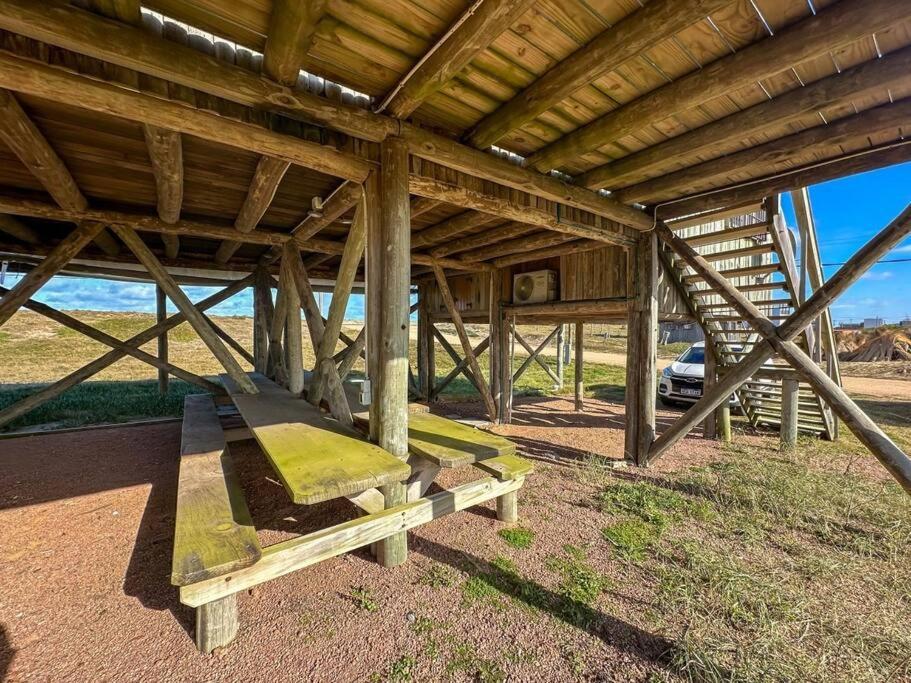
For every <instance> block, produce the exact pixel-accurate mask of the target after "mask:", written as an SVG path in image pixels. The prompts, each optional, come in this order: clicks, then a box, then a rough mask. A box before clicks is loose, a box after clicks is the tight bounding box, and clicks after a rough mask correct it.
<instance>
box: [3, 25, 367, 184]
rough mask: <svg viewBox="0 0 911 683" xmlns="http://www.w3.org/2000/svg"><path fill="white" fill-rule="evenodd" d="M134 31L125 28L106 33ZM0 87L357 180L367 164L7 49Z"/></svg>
mask: <svg viewBox="0 0 911 683" xmlns="http://www.w3.org/2000/svg"><path fill="white" fill-rule="evenodd" d="M0 12H2V7H0ZM89 16H90V15H89ZM133 30H134V29H131V28H129V27H126V26H124V27H121V28H119V29H118V31H117V32H111V33H112V34H114V33H119V32H121V31H133ZM162 42H165V41H162ZM168 45H170V46H171V48H173V49H177V48H179V47H180V46H179V45H176V44H175V43H170V42H169V43H168ZM171 48H169V49H171ZM194 54H195V55H197V56H196V59H204V58H205V57H204V56H203V55H200V54H199V53H196V52H194ZM223 63H224V62H223ZM251 75H252V74H251ZM0 87H5V88H9V89H12V90H15V91H18V92H25V93H30V94H32V95H36V96H38V97H43V98H45V99H50V100H51V101H54V102H63V103H65V104H68V105H70V106H72V105H76V106H78V107H81V108H83V109H89V110H91V111H97V112H100V113H103V114H113V115H115V116H120V117H123V118H126V119H128V120H131V121H139V122H141V123H146V124H150V125H154V126H159V127H161V128H167V129H170V130H173V131H178V132H181V133H186V134H188V135H193V136H196V137H200V138H203V139H204V140H209V141H211V142H216V143H219V144H223V145H228V146H230V147H237V148H239V149H246V150H249V151H253V152H258V153H259V154H262V155H264V156H271V157H275V158H277V159H283V160H285V161H288V162H290V163H293V164H298V165H300V166H304V167H307V168H312V169H314V170H316V171H319V172H321V173H326V174H328V175H334V176H336V177H339V178H345V179H347V180H356V181H358V182H360V181H362V180H363V179H364V178H365V177H366V176H367V173H369V172H370V170H371V168H372V164H371V163H370V162H369V161H366V160H364V159H363V158H361V157H358V156H356V155H354V154H350V153H348V152H343V151H340V150H337V149H334V148H332V147H329V146H327V145H320V144H317V143H315V142H308V141H307V140H303V139H301V138H298V137H293V136H290V135H285V134H283V133H279V132H275V131H272V130H269V129H268V128H264V127H262V126H258V125H255V124H252V123H245V122H242V121H236V120H233V119H229V118H227V117H224V116H219V115H218V114H213V113H209V112H206V111H203V110H201V109H197V108H194V107H191V106H189V105H188V104H186V103H181V102H177V101H173V100H166V99H162V98H160V97H154V96H151V95H146V94H143V93H140V92H136V91H134V90H128V89H126V88H123V87H120V86H119V85H117V84H114V83H109V82H105V81H100V80H97V79H93V78H88V77H85V76H80V75H78V74H75V73H71V72H67V71H62V70H60V69H56V68H54V67H51V66H48V65H46V64H40V63H38V62H32V61H29V60H27V59H22V58H21V57H16V56H13V55H11V54H8V53H4V54H3V55H0Z"/></svg>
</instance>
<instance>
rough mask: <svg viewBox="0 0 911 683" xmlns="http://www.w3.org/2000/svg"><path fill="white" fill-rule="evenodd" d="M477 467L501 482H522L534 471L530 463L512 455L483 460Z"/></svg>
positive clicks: (476, 464) (507, 454)
mask: <svg viewBox="0 0 911 683" xmlns="http://www.w3.org/2000/svg"><path fill="white" fill-rule="evenodd" d="M475 467H477V468H478V469H481V470H484V471H485V472H489V473H490V474H492V475H493V476H495V477H496V478H497V479H499V480H500V481H515V480H517V479H518V480H521V479H524V478H525V477H526V476H528V475H529V474H531V473H532V472H533V471H534V465H532V464H531V462H530V461H528V460H526V459H525V458H522V457H519V456H518V455H515V454H512V453H506V454H504V455H500V456H497V457H496V458H489V459H487V460H482V461H480V462H477V463H475Z"/></svg>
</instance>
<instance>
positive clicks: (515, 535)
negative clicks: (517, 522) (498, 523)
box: [497, 526, 535, 550]
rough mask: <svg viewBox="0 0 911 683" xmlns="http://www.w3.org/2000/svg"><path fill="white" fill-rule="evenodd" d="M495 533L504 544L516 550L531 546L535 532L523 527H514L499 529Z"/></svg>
mask: <svg viewBox="0 0 911 683" xmlns="http://www.w3.org/2000/svg"><path fill="white" fill-rule="evenodd" d="M497 535H498V536H499V537H500V538H502V539H503V540H504V541H505V542H506V545H508V546H510V547H511V548H516V549H517V550H526V549H528V548H530V547H531V544H532V543H533V542H534V540H535V532H534V531H532V530H531V529H527V528H525V527H521V526H520V527H514V528H511V529H500V530H499V531H498V532H497Z"/></svg>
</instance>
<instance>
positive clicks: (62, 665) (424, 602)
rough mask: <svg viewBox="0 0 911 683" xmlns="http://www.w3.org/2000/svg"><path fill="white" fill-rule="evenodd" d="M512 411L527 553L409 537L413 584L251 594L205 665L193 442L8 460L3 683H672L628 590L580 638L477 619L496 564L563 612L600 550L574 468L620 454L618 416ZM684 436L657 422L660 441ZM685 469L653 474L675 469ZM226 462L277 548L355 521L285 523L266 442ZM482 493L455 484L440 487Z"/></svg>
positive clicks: (368, 565)
mask: <svg viewBox="0 0 911 683" xmlns="http://www.w3.org/2000/svg"><path fill="white" fill-rule="evenodd" d="M517 404H518V406H519V407H518V409H517V418H518V419H517V422H518V423H519V424H517V425H515V426H511V427H506V428H503V430H504V432H506V433H508V434H510V436H512V437H513V438H515V439H516V440H517V441H518V443H519V445H520V447H521V449H522V450H523V451H524V453H525V454H526V455H528V456H529V457H531V458H534V459H535V460H536V463H537V471H536V473H535V475H534V476H533V477H531V478H530V479H529V481H528V482H527V484H526V487H525V488H524V489H523V491H522V492H521V493H520V500H521V515H522V517H523V519H524V520H525V523H527V524H528V525H529V526H531V527H532V528H534V529H535V530H536V532H537V535H538V540H537V541H536V542H535V545H534V547H533V548H532V549H531V550H528V551H514V550H512V549H510V548H508V547H507V546H506V545H505V544H504V543H503V541H502V540H501V539H499V537H498V536H497V534H496V531H497V529H499V528H500V525H499V523H498V522H497V521H496V518H495V514H494V512H493V506H492V505H485V506H482V507H477V508H473V509H471V510H468V511H464V512H461V513H458V514H456V515H452V516H449V517H446V518H444V519H441V520H437V521H435V522H434V523H432V524H430V525H427V526H425V527H422V528H420V529H418V530H416V531H415V532H413V533H409V546H410V548H411V553H410V556H409V558H410V559H409V562H407V563H406V564H405V565H403V566H401V567H399V568H396V569H392V570H384V569H382V568H380V567H379V566H378V565H377V564H375V563H374V562H373V561H371V559H370V556H369V554H368V553H365V552H356V553H353V554H350V555H346V556H343V557H339V558H335V559H332V560H329V561H327V562H325V563H323V564H320V565H318V566H317V567H313V568H310V569H307V570H304V571H300V572H297V573H295V574H292V575H290V576H287V577H284V578H282V579H279V580H277V581H273V582H271V583H269V584H265V585H263V586H261V587H260V588H258V589H257V590H256V591H255V593H254V594H252V595H248V594H242V595H241V596H240V597H239V605H240V616H241V632H240V634H239V636H238V639H237V641H236V642H235V643H234V644H233V645H232V646H231V647H230V648H229V649H228V650H227V651H225V652H223V653H220V654H218V655H214V656H211V657H205V656H202V655H200V654H199V653H197V651H196V650H195V647H194V644H193V640H192V635H191V634H192V632H193V628H194V624H193V613H192V611H191V610H189V609H187V608H184V607H183V606H181V605H180V604H179V602H178V600H177V591H176V589H175V588H173V587H172V586H170V585H169V581H168V574H169V570H170V561H171V546H172V535H173V524H174V519H173V515H174V498H175V482H176V476H177V452H178V446H179V439H180V425H179V424H176V423H171V424H162V425H155V426H150V427H124V428H115V429H104V430H90V431H83V432H79V433H69V434H59V435H53V434H51V435H42V436H33V437H28V438H21V439H11V440H5V441H0V538H2V539H3V542H2V546H0V680H9V681H25V680H29V681H64V680H69V681H89V680H94V681H100V680H104V681H108V680H113V681H126V680H155V681H196V680H240V679H242V680H245V681H260V680H262V681H265V680H269V681H284V680H312V681H322V680H334V681H338V680H343V681H349V680H365V679H368V678H369V677H370V676H371V675H373V674H377V673H379V674H380V675H381V676H382V677H383V678H385V676H386V674H387V673H388V672H389V670H390V666H392V663H393V662H395V661H396V660H397V659H398V658H400V657H401V656H403V655H410V656H414V657H415V659H416V661H417V664H416V668H415V669H414V671H413V675H414V679H415V680H439V679H455V680H464V679H465V676H466V674H465V673H464V671H463V670H460V669H459V668H457V667H456V668H453V667H454V665H453V662H457V661H459V660H458V659H457V658H456V656H455V655H454V653H457V652H461V653H463V654H464V652H468V651H470V652H472V653H473V654H472V656H473V657H476V658H479V660H483V661H487V660H489V661H495V662H498V663H499V664H500V665H501V666H502V667H503V668H504V669H505V671H506V673H507V674H508V676H509V678H510V680H521V681H527V680H535V681H557V680H567V679H568V678H571V677H572V672H573V671H574V670H575V671H578V667H579V666H581V667H582V668H583V669H584V671H585V676H586V677H589V678H591V679H595V680H617V681H629V680H645V679H646V678H647V677H648V676H649V675H650V674H652V673H655V672H660V671H663V665H662V653H663V652H665V651H666V650H667V648H668V646H669V643H668V642H667V641H666V640H665V639H664V638H663V637H661V636H660V635H657V634H654V633H652V632H650V631H649V630H648V627H647V626H646V622H644V621H643V617H642V616H641V615H642V611H643V609H642V607H643V606H642V604H641V601H642V599H643V595H642V594H641V591H642V590H643V589H642V587H641V582H640V581H638V580H631V581H624V580H617V582H616V588H612V589H611V590H610V591H609V592H608V593H606V594H604V595H603V596H602V597H601V598H600V599H599V601H598V602H597V603H596V604H595V606H594V608H593V609H592V610H591V612H592V614H591V616H592V625H591V626H590V627H589V628H588V629H586V630H582V629H578V628H575V627H572V626H570V625H568V624H567V623H564V622H562V621H560V619H559V617H558V616H555V615H551V614H545V613H543V612H538V611H532V610H528V609H524V608H523V607H521V606H514V607H512V606H511V607H509V608H501V609H497V608H495V607H491V606H489V605H487V604H483V605H471V604H466V603H465V601H464V598H463V594H462V591H461V589H460V584H462V582H463V581H464V580H465V579H466V578H467V577H469V576H471V575H474V574H477V573H479V572H485V571H490V567H491V565H490V564H489V563H490V561H491V560H492V559H493V558H495V557H497V556H498V555H506V556H508V557H510V558H511V559H513V560H515V561H516V563H517V564H518V566H519V568H520V570H521V572H522V573H523V575H527V576H528V577H529V578H530V580H531V581H533V582H534V583H535V584H536V585H537V587H538V588H540V589H541V590H543V591H547V592H549V594H553V593H555V592H556V591H557V590H558V586H559V578H558V577H556V576H555V575H554V573H553V572H551V571H548V570H547V569H546V557H547V556H548V555H552V554H554V553H560V552H561V548H562V546H563V544H564V543H576V544H580V545H584V544H586V543H588V544H589V545H590V540H586V539H590V538H592V537H597V534H598V529H599V528H600V526H599V521H600V519H601V518H600V515H599V514H598V513H597V511H595V510H593V509H592V508H591V505H590V503H589V501H590V500H591V499H592V495H593V494H594V492H595V490H596V484H595V483H593V482H591V481H589V480H587V479H586V478H584V477H582V476H580V475H579V472H580V471H581V470H580V469H579V468H574V467H569V466H567V463H569V462H573V461H578V460H585V459H588V458H589V457H590V455H591V454H592V453H598V454H601V455H605V456H610V457H615V458H618V457H619V455H620V453H621V448H622V427H623V423H624V418H623V415H622V406H619V405H616V404H611V403H606V402H601V401H595V400H592V401H589V402H587V408H588V412H587V413H586V415H585V416H583V418H582V419H581V421H580V420H579V419H578V418H577V416H574V415H572V413H571V412H570V411H571V403H570V402H569V401H565V400H560V399H557V400H550V399H548V400H541V399H527V400H524V401H517ZM452 409H453V410H458V411H462V412H464V413H466V414H471V413H472V412H473V411H475V410H477V408H476V407H472V406H471V405H470V404H459V405H457V406H454V407H452ZM446 412H451V411H450V407H447V410H446ZM671 418H672V414H671V413H665V412H662V413H661V419H662V421H665V420H670V419H671ZM548 441H552V442H554V445H549V444H548V443H547V442H548ZM684 448H685V451H686V460H687V462H688V463H689V464H693V463H694V462H698V461H700V460H707V459H711V458H713V457H715V455H716V453H717V451H716V450H715V446H714V444H713V443H712V442H708V441H704V440H701V439H699V438H692V439H687V440H686V444H685V447H684ZM681 452H682V450H681V448H679V447H678V449H677V450H676V451H674V452H672V453H671V454H670V455H669V456H668V457H667V458H665V459H664V460H663V461H662V462H661V464H660V465H659V469H664V468H674V467H675V466H677V465H678V464H679V461H680V457H679V454H680V453H681ZM232 456H233V457H234V459H235V461H236V462H237V465H238V468H239V471H240V474H241V478H242V481H243V483H244V487H245V489H246V492H247V498H248V501H249V504H250V507H251V512H252V514H253V516H254V520H255V523H256V525H257V528H259V529H261V530H263V531H262V532H261V534H262V540H263V542H264V543H271V542H274V541H276V540H278V539H280V538H285V537H288V536H289V535H293V534H298V533H303V532H306V531H309V530H313V529H315V528H319V527H322V526H326V525H329V524H332V523H336V522H339V521H342V520H344V519H348V518H351V517H352V516H353V515H355V514H356V513H355V511H354V509H353V508H352V506H351V505H350V504H349V503H348V502H347V501H341V502H335V503H330V504H324V505H319V506H313V507H311V508H302V507H295V506H293V505H292V504H290V502H289V501H288V499H287V497H286V496H285V494H284V491H283V489H282V488H281V487H280V486H279V485H278V484H277V483H276V482H275V479H274V474H273V473H272V472H271V470H270V469H269V466H268V464H267V463H266V461H265V459H264V458H263V456H262V454H261V453H260V451H259V450H258V448H257V447H256V446H255V444H253V443H252V442H242V443H239V444H235V445H234V446H232ZM477 476H478V474H477V473H476V472H474V471H472V470H470V469H469V470H460V471H456V472H452V471H449V472H447V473H446V476H445V477H444V478H443V480H442V483H443V484H444V485H451V484H453V483H457V482H459V481H463V480H468V479H472V478H477ZM589 557H590V561H591V562H592V563H594V564H595V565H596V566H598V568H599V569H600V570H602V571H605V572H607V573H610V575H612V576H613V577H621V578H622V577H624V576H625V575H626V574H628V573H630V572H634V567H632V566H629V565H626V564H623V563H620V562H618V561H617V560H616V558H614V557H612V556H611V554H610V553H609V552H608V551H607V550H606V549H604V548H602V547H592V548H591V550H590V556H589ZM434 564H441V565H444V566H446V567H449V569H450V571H452V572H453V573H454V575H455V576H456V581H455V582H454V584H453V585H452V586H448V587H437V588H432V587H430V586H428V585H425V583H424V582H423V581H424V579H425V577H426V576H427V575H428V571H429V569H430V567H431V565H434ZM629 578H631V579H633V578H635V577H634V576H630V577H629ZM357 586H364V587H367V588H368V589H369V591H370V594H371V595H372V596H373V598H374V599H375V601H376V603H377V605H378V607H379V609H378V610H376V611H372V612H371V611H366V610H364V609H362V608H359V607H358V606H357V605H356V604H355V601H354V600H353V599H352V598H351V596H350V593H351V590H352V588H353V587H357ZM586 609H587V608H586ZM423 618H429V619H432V620H434V622H433V623H435V624H436V626H435V630H434V631H433V636H432V638H433V640H432V641H431V640H428V639H429V638H431V636H427V635H426V634H425V635H419V634H417V633H416V632H415V629H414V628H413V622H415V620H416V619H423ZM430 642H433V643H436V646H438V650H439V651H438V652H437V653H436V654H434V655H430V654H428V652H430V650H429V645H428V643H430Z"/></svg>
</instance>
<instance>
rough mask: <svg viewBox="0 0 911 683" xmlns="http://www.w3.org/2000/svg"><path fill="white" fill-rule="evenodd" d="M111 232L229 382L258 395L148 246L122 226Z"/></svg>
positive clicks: (254, 387) (238, 365)
mask: <svg viewBox="0 0 911 683" xmlns="http://www.w3.org/2000/svg"><path fill="white" fill-rule="evenodd" d="M113 230H114V232H115V233H116V234H117V236H118V237H119V238H120V239H121V240H122V241H123V243H124V244H126V245H127V247H128V248H129V249H130V251H132V252H133V254H134V255H135V256H136V258H137V259H138V260H139V261H140V263H142V265H144V266H145V267H146V270H148V271H149V275H151V276H152V277H153V278H154V279H155V282H156V283H157V284H158V285H159V286H160V287H161V288H162V289H163V290H164V291H165V294H167V295H168V298H169V299H170V300H171V301H172V302H174V305H175V306H177V310H179V311H180V312H181V313H183V315H184V316H185V317H186V319H187V322H188V323H190V325H191V326H192V327H193V329H194V330H195V331H196V334H198V335H199V337H200V338H201V339H202V340H203V342H204V343H205V345H206V346H207V347H209V350H210V351H211V352H212V355H214V356H215V357H216V358H217V359H218V361H219V363H221V365H222V367H223V368H224V369H225V372H227V373H228V375H230V376H231V379H233V380H234V381H235V382H237V384H238V386H240V387H241V388H242V389H243V390H244V391H245V392H246V393H248V394H255V393H257V389H256V385H254V384H253V382H252V381H251V380H250V378H249V377H248V376H247V374H246V373H245V372H244V371H243V369H242V368H241V367H240V364H239V363H238V362H237V361H236V360H235V358H234V356H232V355H231V352H230V351H228V349H227V348H225V345H224V344H223V343H222V341H221V340H220V339H219V338H218V336H217V335H216V334H215V332H213V331H212V328H211V327H210V326H209V324H208V323H207V322H206V319H205V318H204V317H203V315H202V313H201V312H200V311H199V309H198V308H196V307H195V306H194V305H193V303H192V302H191V301H190V299H189V297H187V295H186V294H184V292H183V290H182V289H181V288H180V286H179V285H178V284H177V283H176V282H174V278H172V277H171V275H170V273H168V271H167V270H165V268H164V266H162V265H161V262H160V261H159V260H158V259H157V258H156V257H155V254H153V253H152V251H151V250H150V249H149V248H148V246H146V244H145V242H143V241H142V239H141V238H140V237H139V235H137V234H136V233H135V232H134V231H133V230H132V229H130V228H124V227H122V226H116V227H114V228H113Z"/></svg>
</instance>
